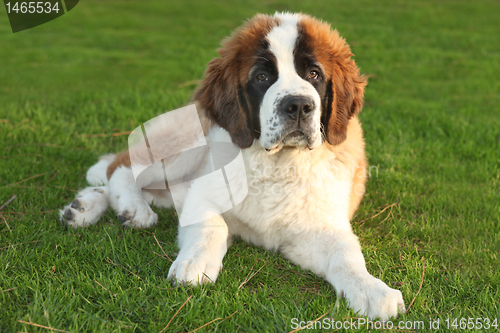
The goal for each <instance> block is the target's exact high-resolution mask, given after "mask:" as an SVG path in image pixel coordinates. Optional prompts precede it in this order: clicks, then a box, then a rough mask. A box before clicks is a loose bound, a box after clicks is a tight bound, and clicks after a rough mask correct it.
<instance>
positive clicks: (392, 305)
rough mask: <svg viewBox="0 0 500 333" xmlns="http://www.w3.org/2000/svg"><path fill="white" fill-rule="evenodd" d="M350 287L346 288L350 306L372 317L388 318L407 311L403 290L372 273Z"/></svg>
mask: <svg viewBox="0 0 500 333" xmlns="http://www.w3.org/2000/svg"><path fill="white" fill-rule="evenodd" d="M358 282H359V281H358ZM350 289H351V290H349V291H347V290H346V298H347V300H348V302H349V305H350V307H352V308H353V309H354V311H356V312H358V313H360V314H361V315H364V316H367V317H369V318H370V319H376V318H379V319H380V320H388V319H389V318H391V317H397V315H398V312H400V313H404V312H405V311H406V309H405V303H404V301H403V296H402V294H401V292H400V291H399V290H396V289H392V288H389V287H388V286H387V285H386V284H385V283H384V282H382V281H381V280H379V279H377V278H375V277H373V276H371V275H370V276H369V277H367V278H364V279H363V280H362V281H361V282H360V283H356V284H353V287H352V288H350Z"/></svg>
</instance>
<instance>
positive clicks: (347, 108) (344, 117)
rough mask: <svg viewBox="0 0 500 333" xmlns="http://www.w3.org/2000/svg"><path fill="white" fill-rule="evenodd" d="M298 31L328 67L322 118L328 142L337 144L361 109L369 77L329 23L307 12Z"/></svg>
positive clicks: (340, 141)
mask: <svg viewBox="0 0 500 333" xmlns="http://www.w3.org/2000/svg"><path fill="white" fill-rule="evenodd" d="M299 33H302V34H305V35H306V36H307V38H306V40H307V41H309V44H310V45H309V48H310V49H311V50H312V52H313V56H314V58H315V59H316V60H318V61H319V62H320V63H321V64H322V65H323V66H324V68H325V71H326V80H327V82H328V87H327V90H328V91H327V97H328V99H329V101H328V103H329V104H330V105H329V106H328V108H327V110H324V112H323V115H322V122H323V124H324V125H325V134H326V138H327V140H328V142H329V143H330V144H332V145H338V144H340V143H342V142H343V141H344V140H345V139H346V137H347V125H348V123H349V119H351V118H352V117H353V116H355V115H356V114H358V113H359V112H361V109H362V107H363V96H364V91H365V86H366V84H367V78H366V77H365V76H363V75H360V73H359V69H358V67H357V66H356V63H355V62H354V60H353V59H352V58H351V56H353V54H352V53H351V50H350V48H349V45H347V44H346V42H345V40H344V39H343V38H342V37H340V35H339V33H338V32H337V30H332V29H331V27H330V25H329V24H326V23H323V22H320V21H318V20H316V19H313V18H312V17H309V16H306V15H304V16H303V17H302V18H301V20H300V22H299Z"/></svg>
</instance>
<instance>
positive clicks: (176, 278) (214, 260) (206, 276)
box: [167, 252, 222, 286]
mask: <svg viewBox="0 0 500 333" xmlns="http://www.w3.org/2000/svg"><path fill="white" fill-rule="evenodd" d="M221 270H222V258H219V256H217V255H210V254H209V253H207V252H205V253H202V254H199V255H198V254H191V255H189V254H188V255H182V254H181V253H180V254H179V256H178V257H177V259H176V260H175V261H174V262H173V263H172V266H170V270H169V271H168V277H167V279H168V280H172V282H173V284H191V285H193V286H197V285H199V284H202V283H205V282H211V283H214V282H215V280H217V277H218V276H219V272H220V271H221Z"/></svg>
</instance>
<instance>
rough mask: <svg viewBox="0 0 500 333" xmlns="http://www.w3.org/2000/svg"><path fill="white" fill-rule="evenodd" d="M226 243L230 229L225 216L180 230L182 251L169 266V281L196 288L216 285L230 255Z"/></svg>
mask: <svg viewBox="0 0 500 333" xmlns="http://www.w3.org/2000/svg"><path fill="white" fill-rule="evenodd" d="M181 217H182V216H181ZM227 239H228V229H227V225H226V223H225V222H224V219H223V218H222V216H215V217H212V218H211V219H209V220H206V221H203V222H199V223H196V224H193V225H188V226H185V227H179V248H180V251H179V255H178V256H177V259H176V260H175V261H174V262H173V264H172V266H170V270H169V271H168V279H169V280H171V279H175V280H176V281H174V282H177V283H190V284H192V285H195V286H196V285H198V284H201V283H204V282H215V280H217V277H218V276H219V272H220V270H221V269H222V259H223V258H224V256H225V254H226V252H227Z"/></svg>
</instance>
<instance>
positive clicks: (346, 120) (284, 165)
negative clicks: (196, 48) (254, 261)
mask: <svg viewBox="0 0 500 333" xmlns="http://www.w3.org/2000/svg"><path fill="white" fill-rule="evenodd" d="M219 54H220V57H217V58H215V59H213V60H212V61H211V62H210V63H209V64H208V68H207V70H206V73H205V77H204V79H203V81H202V82H201V85H200V87H199V88H198V90H197V91H196V92H195V94H194V96H193V101H194V103H195V105H196V108H197V111H198V117H199V119H200V120H201V124H202V128H203V131H204V134H205V135H206V140H207V142H210V141H220V140H222V141H224V140H227V141H230V142H232V143H233V144H235V145H237V146H238V147H239V148H241V154H242V157H243V160H244V165H245V171H244V172H246V176H247V180H248V195H247V196H246V197H245V198H244V200H243V201H242V202H241V203H240V204H238V205H236V206H235V207H234V208H233V209H231V210H229V211H226V212H217V210H216V209H213V207H212V206H210V204H206V202H212V201H213V200H212V199H213V198H214V197H217V195H218V193H217V191H215V192H214V191H213V190H210V191H208V190H207V189H206V188H204V185H203V182H202V181H199V182H197V180H194V181H193V182H192V183H191V185H190V187H189V188H186V191H185V192H186V194H185V197H184V198H183V199H181V200H180V202H177V203H176V207H178V205H177V204H180V205H182V206H183V208H182V212H181V213H180V214H179V216H180V217H179V222H180V227H179V239H178V243H179V248H180V251H179V254H178V256H177V258H176V260H175V262H174V263H173V264H172V266H171V267H170V271H169V272H168V279H173V280H174V281H177V282H183V283H191V284H193V285H197V284H200V283H203V282H215V280H216V279H217V276H218V275H219V271H220V270H221V269H222V260H223V258H224V255H225V254H226V251H227V249H228V247H229V246H230V245H231V239H232V238H233V237H234V236H240V237H241V238H242V239H244V240H245V241H247V242H249V243H252V244H255V245H258V246H262V247H264V248H266V249H268V250H271V251H280V252H281V253H282V254H283V255H284V256H285V257H286V258H288V259H290V260H291V261H292V262H293V263H295V264H297V265H300V266H301V267H302V268H304V269H309V270H311V271H313V272H314V273H316V274H317V275H319V276H321V277H323V278H325V279H326V280H327V281H328V282H330V283H331V284H332V285H333V286H334V287H335V290H336V292H337V295H339V296H340V295H343V296H345V297H346V298H347V300H348V303H349V305H350V306H351V307H352V308H353V309H354V310H355V311H357V312H359V313H360V314H361V315H365V316H368V317H370V318H380V319H382V320H386V319H388V318H390V317H394V316H397V314H398V312H404V311H405V306H404V301H403V298H402V295H401V292H400V291H398V290H394V289H391V288H389V287H388V286H387V285H386V284H385V283H384V282H382V281H381V280H379V279H377V278H375V277H373V276H372V275H370V273H368V271H367V269H366V266H365V261H364V258H363V254H362V252H361V247H360V244H359V241H358V238H357V237H356V236H355V235H354V233H353V231H352V229H351V225H350V222H349V220H350V219H351V218H352V216H353V214H354V212H355V211H356V209H357V207H358V205H359V203H360V201H361V198H362V195H363V193H364V184H365V181H366V170H365V169H366V165H367V162H366V158H365V152H364V141H363V132H362V130H361V125H360V122H359V120H358V117H357V115H358V113H359V112H360V111H361V108H362V105H363V95H364V89H365V86H366V84H367V79H366V77H364V76H362V75H360V73H359V69H358V67H357V66H356V64H355V62H354V60H352V58H351V56H352V53H351V51H350V48H349V46H348V45H347V44H346V42H345V40H344V39H343V38H341V37H340V36H339V34H338V32H337V31H336V30H332V29H331V28H330V26H329V25H328V24H325V23H323V22H320V21H318V20H316V19H314V18H311V17H309V16H307V15H303V14H289V13H277V14H275V15H274V16H267V15H257V16H255V17H254V18H252V19H251V20H249V21H248V22H246V23H245V24H244V25H243V27H241V28H240V29H238V30H237V31H236V32H235V33H234V34H233V35H232V36H231V37H229V38H228V39H226V40H225V41H224V42H223V44H222V48H221V49H219ZM190 121H191V120H189V119H187V118H186V119H183V118H182V117H179V118H178V122H179V124H180V123H183V127H182V128H183V129H182V131H181V132H180V130H179V129H178V128H176V126H171V128H161V129H156V131H155V132H154V135H152V136H151V135H148V136H149V137H148V139H149V144H152V142H154V143H155V145H161V144H162V143H170V144H171V145H172V144H173V145H181V146H182V145H184V146H185V147H186V148H188V146H189V145H190V144H191V143H192V141H193V140H194V139H192V138H193V133H191V132H190V130H189V124H190ZM186 124H187V127H186ZM199 124H200V123H199V122H198V128H199ZM193 126H194V125H193ZM186 128H187V130H186ZM194 131H195V129H194V128H193V132H194ZM179 137H181V138H185V140H184V141H183V140H178V138H179ZM174 138H175V140H174ZM190 138H191V139H190ZM176 140H177V141H176ZM190 140H191V143H190ZM173 141H175V143H174V142H173ZM165 147H167V146H165ZM136 153H137V152H136ZM130 154H132V153H131V152H130V151H125V152H122V153H119V154H117V155H107V156H104V157H102V158H101V160H100V161H99V162H98V163H97V164H96V165H94V166H93V167H92V168H90V170H89V171H88V173H87V180H88V181H89V183H90V184H91V185H93V186H95V187H88V188H86V189H84V190H82V191H81V192H80V193H79V194H78V195H77V198H76V199H75V200H74V201H73V202H72V203H71V204H70V205H68V206H66V207H65V208H64V209H63V210H61V211H60V217H61V222H62V223H63V224H64V225H66V226H68V225H69V226H71V227H74V228H76V227H79V226H87V225H91V224H94V223H96V222H97V221H98V220H99V218H100V217H101V216H102V214H103V213H104V212H105V211H106V209H107V207H108V204H109V205H111V207H113V209H114V210H115V211H116V212H117V213H118V219H119V220H120V221H121V222H123V225H125V226H129V227H134V228H147V227H151V226H154V225H155V224H156V222H157V219H158V216H157V215H156V214H155V213H154V212H153V211H152V210H151V208H150V204H152V203H154V204H155V205H156V206H160V207H170V206H172V204H173V203H175V202H174V201H173V199H172V196H170V194H169V191H168V189H167V190H151V189H146V188H147V187H148V185H150V184H151V183H153V182H156V181H162V179H163V181H164V178H163V177H164V174H163V172H162V169H161V167H158V168H157V169H156V171H154V166H153V172H151V173H150V175H149V176H148V177H146V178H147V179H142V180H140V179H139V178H140V177H139V178H138V179H137V181H136V179H135V178H134V176H133V174H132V168H131V159H130ZM142 154H143V155H144V154H146V153H144V152H142ZM136 155H138V156H140V155H141V152H139V153H137V154H136ZM146 155H147V154H146ZM200 156H201V157H200V160H199V161H197V163H191V166H187V165H185V164H183V163H182V162H179V161H175V159H170V160H168V161H167V162H166V163H167V164H168V166H167V167H171V168H173V169H176V170H179V178H182V177H183V175H184V176H185V174H187V173H190V172H191V173H192V172H196V169H198V168H202V165H204V163H205V164H206V163H208V162H206V161H205V159H206V156H205V155H200ZM145 158H146V157H145ZM156 164H158V163H156ZM227 177H228V178H231V177H233V178H234V177H235V176H234V175H231V174H230V173H228V174H227ZM143 178H144V177H143ZM139 180H140V181H139ZM226 181H227V180H226ZM229 181H231V179H229ZM236 181H237V180H236ZM99 185H101V186H99ZM102 185H103V186H102ZM193 210H198V211H200V210H201V213H202V214H205V213H206V216H210V218H207V220H205V221H202V222H199V223H196V224H190V223H189V221H187V220H188V219H189V216H190V212H191V211H193ZM183 222H184V223H183Z"/></svg>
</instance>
